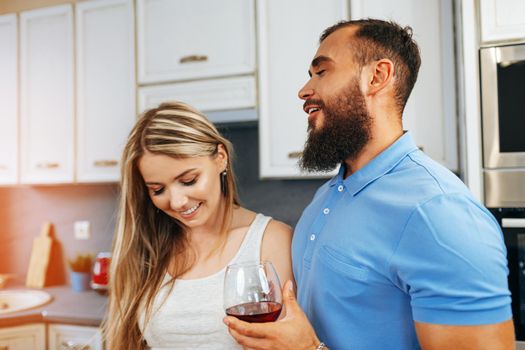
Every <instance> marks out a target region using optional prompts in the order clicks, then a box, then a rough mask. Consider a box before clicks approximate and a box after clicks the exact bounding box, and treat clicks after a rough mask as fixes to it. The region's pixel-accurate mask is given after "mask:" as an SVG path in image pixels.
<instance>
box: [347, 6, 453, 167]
mask: <svg viewBox="0 0 525 350" xmlns="http://www.w3.org/2000/svg"><path fill="white" fill-rule="evenodd" d="M351 13H352V18H355V19H357V18H362V17H374V18H382V19H387V20H394V21H396V22H398V23H399V24H400V25H402V26H405V25H409V26H411V27H412V29H413V31H414V34H413V37H414V39H415V40H416V42H417V43H418V45H419V47H420V49H421V60H422V63H421V68H420V70H419V74H418V78H417V82H416V85H415V86H414V89H413V90H412V94H411V95H410V98H409V100H408V102H407V105H406V107H405V111H404V113H403V127H404V129H406V130H408V131H410V133H411V134H412V136H413V138H414V140H415V142H416V144H417V145H418V146H419V147H420V148H422V149H423V151H424V152H425V153H427V154H428V155H429V156H430V157H432V158H433V159H435V160H436V161H438V162H440V163H441V164H443V165H445V166H446V167H448V168H449V169H451V170H453V171H457V170H458V142H457V113H456V92H455V78H454V77H455V71H454V66H455V61H454V39H453V14H452V0H442V1H440V0H427V1H417V0H398V1H395V2H394V1H386V0H366V1H365V0H359V1H352V8H351Z"/></svg>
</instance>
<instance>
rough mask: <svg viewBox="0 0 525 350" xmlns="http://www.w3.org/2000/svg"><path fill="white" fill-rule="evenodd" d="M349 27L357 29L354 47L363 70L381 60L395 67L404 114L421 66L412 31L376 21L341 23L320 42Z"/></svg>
mask: <svg viewBox="0 0 525 350" xmlns="http://www.w3.org/2000/svg"><path fill="white" fill-rule="evenodd" d="M350 26H355V27H357V30H356V32H355V35H354V36H353V38H356V39H358V41H357V44H356V45H354V47H355V48H356V49H355V52H354V59H355V60H356V62H357V64H359V66H360V67H363V66H364V65H366V64H368V63H370V62H371V61H374V60H379V59H382V58H388V59H390V60H391V61H392V62H393V63H394V67H395V71H394V75H395V76H396V78H397V82H396V85H395V89H396V96H395V97H396V102H397V105H398V106H399V108H400V111H401V112H403V110H404V109H405V105H406V103H407V100H408V97H409V96H410V93H411V92H412V88H413V87H414V84H415V83H416V80H417V73H418V71H419V66H420V65H421V56H420V53H419V47H418V45H417V44H416V42H415V41H414V39H413V38H412V28H411V27H409V26H406V27H404V28H403V27H401V26H400V25H399V24H397V23H395V22H392V21H383V20H379V19H373V18H367V19H360V20H352V21H341V22H339V23H336V24H335V25H333V26H331V27H328V28H327V29H325V31H324V32H323V33H322V34H321V37H320V39H319V42H320V43H321V42H323V40H324V39H326V38H327V37H328V36H329V35H330V34H332V33H333V32H335V31H336V30H338V29H341V28H344V27H350Z"/></svg>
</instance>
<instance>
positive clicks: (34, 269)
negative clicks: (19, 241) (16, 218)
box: [26, 222, 53, 288]
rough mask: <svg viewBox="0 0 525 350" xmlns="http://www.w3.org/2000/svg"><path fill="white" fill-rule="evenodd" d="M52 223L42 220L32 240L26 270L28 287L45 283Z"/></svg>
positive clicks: (41, 286)
mask: <svg viewBox="0 0 525 350" xmlns="http://www.w3.org/2000/svg"><path fill="white" fill-rule="evenodd" d="M51 230H52V225H51V223H50V222H44V224H43V225H42V230H41V231H40V236H38V237H36V238H35V239H34V241H33V249H32V250H31V259H30V260H29V269H28V270H27V278H26V286H27V287H29V288H43V287H44V286H45V284H46V272H47V268H48V266H49V257H50V254H51V246H52V244H53V239H52V238H51Z"/></svg>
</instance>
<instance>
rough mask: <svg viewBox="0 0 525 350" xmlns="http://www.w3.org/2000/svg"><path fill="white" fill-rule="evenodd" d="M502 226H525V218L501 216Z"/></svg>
mask: <svg viewBox="0 0 525 350" xmlns="http://www.w3.org/2000/svg"><path fill="white" fill-rule="evenodd" d="M501 226H502V227H514V228H525V219H519V218H503V219H501Z"/></svg>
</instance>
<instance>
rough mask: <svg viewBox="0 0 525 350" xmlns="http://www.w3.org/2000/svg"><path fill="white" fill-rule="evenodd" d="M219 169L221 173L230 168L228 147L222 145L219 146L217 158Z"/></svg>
mask: <svg viewBox="0 0 525 350" xmlns="http://www.w3.org/2000/svg"><path fill="white" fill-rule="evenodd" d="M215 159H216V160H217V163H218V166H219V169H221V172H223V171H224V170H227V168H228V152H226V147H224V145H223V144H222V143H221V144H219V145H218V146H217V155H216V158H215Z"/></svg>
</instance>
